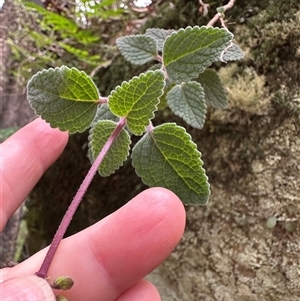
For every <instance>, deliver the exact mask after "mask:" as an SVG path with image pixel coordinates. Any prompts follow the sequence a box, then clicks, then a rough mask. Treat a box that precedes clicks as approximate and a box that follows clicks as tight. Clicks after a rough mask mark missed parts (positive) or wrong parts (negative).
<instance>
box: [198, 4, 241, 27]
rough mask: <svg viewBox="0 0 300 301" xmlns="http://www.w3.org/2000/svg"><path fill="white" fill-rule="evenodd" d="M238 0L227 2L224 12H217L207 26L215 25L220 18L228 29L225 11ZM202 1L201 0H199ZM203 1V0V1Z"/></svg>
mask: <svg viewBox="0 0 300 301" xmlns="http://www.w3.org/2000/svg"><path fill="white" fill-rule="evenodd" d="M235 1H236V0H230V1H229V2H228V3H227V4H225V5H224V6H223V7H222V8H223V13H219V12H218V13H216V14H215V16H214V17H213V18H212V19H211V20H210V21H209V22H208V23H207V26H213V25H214V24H215V23H216V22H217V21H218V20H220V21H221V24H222V26H223V27H224V28H226V29H227V26H226V25H225V22H224V20H223V16H224V13H225V12H226V11H227V10H229V9H230V8H232V7H233V6H234V3H235ZM199 2H200V0H199ZM201 2H202V1H201Z"/></svg>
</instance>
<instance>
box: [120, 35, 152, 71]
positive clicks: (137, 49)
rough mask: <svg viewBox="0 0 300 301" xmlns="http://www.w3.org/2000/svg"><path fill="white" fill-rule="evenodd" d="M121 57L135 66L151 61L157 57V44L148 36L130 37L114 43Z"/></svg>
mask: <svg viewBox="0 0 300 301" xmlns="http://www.w3.org/2000/svg"><path fill="white" fill-rule="evenodd" d="M116 43H117V46H118V48H119V49H120V51H121V53H122V55H123V56H124V57H125V58H126V60H128V61H129V62H131V63H132V64H135V65H143V64H145V63H147V62H150V61H152V60H153V59H154V58H155V56H156V55H157V42H156V40H155V39H154V38H153V37H151V36H148V35H142V34H140V35H130V36H126V37H121V38H119V39H117V41H116Z"/></svg>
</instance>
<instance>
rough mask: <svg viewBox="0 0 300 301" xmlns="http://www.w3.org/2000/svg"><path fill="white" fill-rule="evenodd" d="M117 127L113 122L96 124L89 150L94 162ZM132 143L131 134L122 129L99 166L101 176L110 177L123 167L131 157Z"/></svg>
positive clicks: (90, 137)
mask: <svg viewBox="0 0 300 301" xmlns="http://www.w3.org/2000/svg"><path fill="white" fill-rule="evenodd" d="M116 127H117V123H115V122H113V121H111V120H100V121H98V122H97V123H95V124H94V126H93V127H92V129H91V133H90V136H89V148H90V151H91V155H92V159H93V161H94V160H95V159H96V158H97V156H98V154H99V153H100V151H101V150H102V148H103V146H104V145H105V143H106V142H107V140H108V138H109V137H110V135H111V134H112V132H113V131H114V130H115V128H116ZM130 143H131V141H130V136H129V134H128V133H127V131H126V130H124V129H122V130H121V132H120V133H119V135H118V136H117V138H116V139H115V141H114V142H113V144H112V146H111V147H110V148H109V150H108V152H107V154H106V156H105V157H104V159H103V161H102V163H101V164H100V166H99V169H98V171H99V173H100V175H101V176H103V177H108V176H109V175H111V174H112V173H114V172H115V170H117V169H118V168H119V167H120V166H122V165H123V162H124V161H125V160H126V159H127V157H128V155H129V149H130V147H129V145H130Z"/></svg>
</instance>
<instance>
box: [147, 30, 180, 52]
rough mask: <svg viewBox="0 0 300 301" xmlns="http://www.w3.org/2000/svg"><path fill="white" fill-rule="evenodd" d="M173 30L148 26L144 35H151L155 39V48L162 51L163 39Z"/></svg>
mask: <svg viewBox="0 0 300 301" xmlns="http://www.w3.org/2000/svg"><path fill="white" fill-rule="evenodd" d="M173 32H175V30H173V29H162V28H148V29H147V30H146V35H149V36H151V37H153V38H154V39H155V40H156V41H157V50H158V51H162V49H163V45H164V42H165V39H166V38H167V37H168V36H169V35H170V34H171V33H173Z"/></svg>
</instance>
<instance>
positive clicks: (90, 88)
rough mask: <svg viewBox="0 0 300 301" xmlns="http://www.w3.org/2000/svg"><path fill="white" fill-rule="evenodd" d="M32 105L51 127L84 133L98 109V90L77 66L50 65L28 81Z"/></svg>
mask: <svg viewBox="0 0 300 301" xmlns="http://www.w3.org/2000/svg"><path fill="white" fill-rule="evenodd" d="M27 97H28V100H29V103H30V105H31V106H32V108H34V110H35V111H36V114H37V115H40V116H41V117H42V118H43V119H44V120H45V121H47V122H48V123H50V125H51V126H52V127H58V128H59V129H60V130H62V131H69V132H70V133H71V134H72V133H75V132H83V131H84V130H86V129H87V128H88V127H89V126H90V124H91V123H92V121H93V119H94V116H95V114H96V111H97V101H98V99H99V92H98V90H97V87H96V86H95V84H94V82H93V81H92V79H91V78H90V77H89V76H87V75H86V74H85V73H84V72H83V71H79V70H77V69H76V68H71V69H70V68H67V67H65V66H62V67H59V68H55V69H53V68H50V69H48V70H43V71H41V72H38V73H37V74H36V75H34V76H33V77H32V78H31V80H30V81H29V82H28V86H27Z"/></svg>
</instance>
